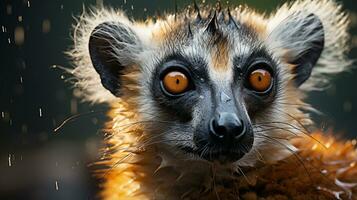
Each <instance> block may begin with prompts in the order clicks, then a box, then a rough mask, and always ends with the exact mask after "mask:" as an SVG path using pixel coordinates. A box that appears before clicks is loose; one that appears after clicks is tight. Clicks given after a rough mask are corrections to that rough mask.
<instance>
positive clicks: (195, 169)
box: [104, 145, 246, 199]
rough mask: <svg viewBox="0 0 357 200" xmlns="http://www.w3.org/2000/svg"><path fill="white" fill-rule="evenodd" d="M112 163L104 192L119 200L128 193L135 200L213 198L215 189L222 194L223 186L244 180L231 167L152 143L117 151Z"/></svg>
mask: <svg viewBox="0 0 357 200" xmlns="http://www.w3.org/2000/svg"><path fill="white" fill-rule="evenodd" d="M111 162H112V163H114V166H113V169H112V170H110V172H109V173H108V175H107V176H108V177H106V179H107V182H106V185H105V187H106V190H105V191H104V193H106V192H108V194H104V195H105V196H108V195H111V196H113V195H114V196H116V197H117V198H118V199H128V197H130V196H133V197H134V196H135V198H138V199H185V198H189V199H198V198H199V197H200V198H202V196H207V199H216V196H215V193H216V192H219V193H222V190H224V189H225V188H229V190H230V191H231V190H234V188H235V187H236V186H237V184H241V183H242V182H245V181H246V177H244V176H241V175H239V174H238V173H237V172H235V170H234V169H233V168H231V167H228V166H223V165H219V164H214V163H210V162H206V161H199V160H184V159H180V158H177V157H176V156H175V155H172V154H171V153H170V152H168V151H166V150H165V149H164V148H160V147H157V146H154V145H153V146H151V147H148V148H146V149H145V150H143V151H140V152H121V153H119V151H118V152H117V153H115V154H114V155H113V156H112V161H111ZM115 163H118V164H115ZM108 187H109V188H112V189H108ZM113 190H115V192H113ZM216 190H220V191H216ZM109 193H110V194H109ZM227 194H230V193H227Z"/></svg>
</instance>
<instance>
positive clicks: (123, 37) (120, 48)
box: [89, 22, 141, 96]
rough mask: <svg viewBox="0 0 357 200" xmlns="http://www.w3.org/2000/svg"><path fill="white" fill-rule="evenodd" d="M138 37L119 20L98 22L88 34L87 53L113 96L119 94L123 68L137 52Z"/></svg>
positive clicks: (138, 49)
mask: <svg viewBox="0 0 357 200" xmlns="http://www.w3.org/2000/svg"><path fill="white" fill-rule="evenodd" d="M140 46H141V45H140V39H139V38H138V37H137V35H136V34H135V33H134V31H133V30H132V29H131V28H130V27H129V26H127V25H125V24H122V23H120V22H105V23H102V24H99V25H98V26H97V27H95V29H94V30H93V32H92V33H91V35H90V39H89V54H90V58H91V61H92V64H93V66H94V68H95V70H96V71H97V73H98V74H99V76H100V79H101V82H102V84H103V86H104V87H105V88H106V89H107V90H109V91H110V92H111V93H112V94H114V95H115V96H119V95H120V87H121V79H120V76H121V75H122V73H123V70H124V69H125V68H127V67H132V66H131V65H133V64H134V60H135V58H134V56H135V55H136V54H137V52H139V51H140V50H141V49H140Z"/></svg>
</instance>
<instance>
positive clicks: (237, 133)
mask: <svg viewBox="0 0 357 200" xmlns="http://www.w3.org/2000/svg"><path fill="white" fill-rule="evenodd" d="M245 132H246V128H245V125H244V122H243V121H242V120H239V123H238V126H237V128H236V130H235V131H234V133H235V134H234V136H235V138H236V139H239V138H241V137H242V136H243V135H244V134H245Z"/></svg>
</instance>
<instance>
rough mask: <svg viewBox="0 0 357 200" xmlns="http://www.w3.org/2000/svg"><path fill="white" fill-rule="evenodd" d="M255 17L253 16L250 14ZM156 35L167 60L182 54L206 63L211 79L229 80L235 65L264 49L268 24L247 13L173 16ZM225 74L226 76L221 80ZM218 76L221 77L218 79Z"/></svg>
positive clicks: (207, 10) (232, 12)
mask: <svg viewBox="0 0 357 200" xmlns="http://www.w3.org/2000/svg"><path fill="white" fill-rule="evenodd" d="M249 15H252V14H249ZM158 24H161V25H159V26H158V27H159V28H157V29H156V30H155V31H154V33H153V40H154V41H155V42H157V43H158V44H159V46H160V48H161V49H162V50H161V52H164V54H165V56H170V55H169V54H177V53H179V54H181V55H184V56H185V57H191V58H192V57H194V58H201V59H203V60H204V61H205V62H206V64H207V68H208V71H209V73H210V75H211V76H215V77H216V78H219V77H223V78H227V76H226V75H229V74H232V73H231V71H232V67H233V61H234V60H236V58H240V59H241V58H243V59H244V57H246V56H249V55H250V54H252V53H253V52H254V51H259V49H260V48H261V47H262V41H263V36H264V34H265V28H264V27H265V23H264V21H263V20H262V19H261V18H259V17H252V16H248V14H247V13H245V12H238V11H237V10H235V11H220V12H217V11H215V10H210V9H204V10H203V11H201V12H200V14H199V15H198V14H197V12H193V13H190V14H189V15H184V16H181V15H178V16H176V17H174V16H171V17H168V18H166V19H165V20H163V21H159V22H158ZM222 74H226V75H224V76H222ZM217 75H218V76H217Z"/></svg>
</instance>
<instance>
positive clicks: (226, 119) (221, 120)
mask: <svg viewBox="0 0 357 200" xmlns="http://www.w3.org/2000/svg"><path fill="white" fill-rule="evenodd" d="M245 132H246V128H245V126H244V122H243V121H242V120H241V119H239V118H238V117H237V115H235V114H232V113H221V114H219V115H218V116H217V117H215V118H213V119H211V121H210V135H211V136H212V137H213V138H215V139H220V140H222V139H239V138H241V137H242V136H243V135H244V134H245Z"/></svg>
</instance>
